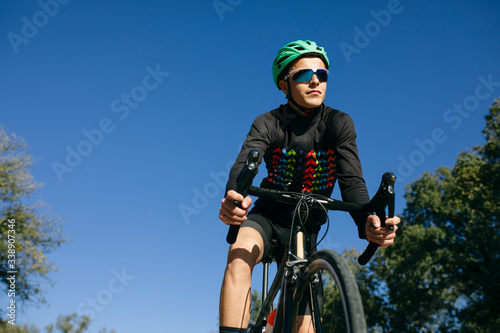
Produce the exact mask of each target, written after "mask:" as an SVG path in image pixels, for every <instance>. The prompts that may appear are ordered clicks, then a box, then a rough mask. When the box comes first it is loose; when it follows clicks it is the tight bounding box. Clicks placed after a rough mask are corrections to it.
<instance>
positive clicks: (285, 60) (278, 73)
mask: <svg viewBox="0 0 500 333" xmlns="http://www.w3.org/2000/svg"><path fill="white" fill-rule="evenodd" d="M305 56H315V57H319V58H321V59H322V60H323V62H324V63H325V65H326V69H329V68H330V61H329V60H328V57H327V55H326V52H325V49H324V48H322V47H320V46H318V45H316V43H315V42H313V41H310V40H305V41H304V40H297V41H295V42H291V43H288V44H286V45H285V46H283V47H282V48H281V49H280V50H279V51H278V55H277V56H276V58H275V59H274V61H273V69H272V71H273V79H274V84H275V85H276V87H278V89H280V87H279V85H278V82H279V80H280V79H282V78H283V77H284V76H285V75H286V73H285V70H288V67H289V65H290V64H291V63H292V62H293V61H295V60H297V59H299V58H302V57H305ZM280 90H281V89H280Z"/></svg>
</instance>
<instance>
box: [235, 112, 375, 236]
mask: <svg viewBox="0 0 500 333" xmlns="http://www.w3.org/2000/svg"><path fill="white" fill-rule="evenodd" d="M252 149H257V150H259V152H260V157H259V158H260V159H261V160H262V158H263V159H264V161H265V164H266V168H267V177H266V178H264V179H263V180H262V183H261V185H260V186H261V187H263V188H272V189H279V190H289V191H295V192H307V193H317V194H321V195H324V196H328V197H329V196H331V194H332V191H333V188H334V185H335V182H336V181H337V180H338V183H339V187H340V191H341V195H342V200H344V201H347V202H355V203H360V204H365V203H368V202H369V201H370V199H369V196H368V192H367V189H366V184H365V181H364V179H363V174H362V169H361V163H360V160H359V156H358V149H357V145H356V131H355V129H354V123H353V121H352V119H351V117H350V116H349V115H348V114H346V113H343V112H341V111H339V110H335V109H332V108H330V107H328V106H326V105H324V104H323V105H322V106H321V107H320V108H319V109H318V110H316V111H315V112H314V113H313V114H312V115H310V116H302V115H300V114H298V113H297V112H296V111H294V110H293V109H292V108H291V107H290V106H289V105H288V104H287V105H281V106H280V107H279V108H277V109H275V110H272V111H270V112H267V113H265V114H263V115H260V116H259V117H257V118H256V119H255V120H254V122H253V124H252V127H251V129H250V132H249V133H248V135H247V138H246V140H245V142H244V143H243V147H242V149H241V152H240V154H239V155H238V158H237V159H236V162H235V163H234V165H233V167H232V168H231V171H230V173H229V179H228V182H227V186H226V193H227V191H229V190H236V187H237V178H238V176H239V174H240V173H241V170H242V168H243V165H244V163H245V160H246V158H247V155H248V152H249V151H250V150H252ZM260 162H261V161H259V163H260ZM293 209H294V207H293V206H290V205H287V204H280V203H276V202H274V201H269V200H266V199H263V198H259V199H258V200H257V201H256V202H255V207H254V210H256V211H258V212H260V213H263V214H264V215H266V216H268V217H269V218H271V219H272V220H273V221H275V223H278V224H280V225H284V226H287V225H288V226H289V224H290V221H291V218H290V217H291V213H292V211H293ZM351 215H352V217H353V219H354V221H355V223H356V225H357V226H358V234H359V236H360V238H366V235H365V231H364V225H365V223H366V218H367V215H366V214H351ZM313 218H314V219H315V220H317V221H318V222H319V224H318V225H317V230H319V226H320V225H321V224H322V223H324V222H325V220H326V215H325V214H324V213H323V212H321V213H316V216H314V217H313Z"/></svg>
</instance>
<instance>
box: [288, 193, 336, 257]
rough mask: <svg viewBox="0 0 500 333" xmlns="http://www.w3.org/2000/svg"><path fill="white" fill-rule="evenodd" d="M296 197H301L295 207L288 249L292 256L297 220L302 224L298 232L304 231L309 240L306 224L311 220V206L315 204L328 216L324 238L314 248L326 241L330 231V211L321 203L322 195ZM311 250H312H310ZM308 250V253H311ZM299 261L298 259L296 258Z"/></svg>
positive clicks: (299, 195) (300, 195)
mask: <svg viewBox="0 0 500 333" xmlns="http://www.w3.org/2000/svg"><path fill="white" fill-rule="evenodd" d="M295 196H298V197H299V200H298V202H297V204H296V205H295V208H294V211H293V213H292V214H293V217H292V225H291V229H290V241H289V248H288V253H289V254H291V253H292V252H291V246H292V238H293V235H294V231H293V230H294V229H295V228H294V225H295V220H296V219H298V222H299V224H300V226H299V228H298V229H297V231H296V232H295V233H297V232H299V231H303V232H304V233H305V235H306V236H307V237H308V238H309V233H308V232H307V230H306V228H305V224H306V223H307V220H308V219H309V213H310V207H309V206H310V204H312V203H313V202H314V203H315V204H317V205H319V206H320V207H321V209H322V210H323V212H324V213H325V215H326V222H325V223H326V230H325V233H324V234H323V236H322V237H321V239H320V240H319V241H317V242H316V244H315V246H314V248H317V247H318V245H319V244H320V243H321V242H322V241H323V240H324V239H325V237H326V234H327V233H328V230H329V229H330V217H329V215H328V209H326V208H325V206H324V205H323V204H322V203H321V201H319V199H321V197H322V196H321V195H314V194H303V193H301V194H295ZM302 207H305V210H302ZM309 250H310V249H309ZM309 250H308V251H309ZM296 259H297V258H296Z"/></svg>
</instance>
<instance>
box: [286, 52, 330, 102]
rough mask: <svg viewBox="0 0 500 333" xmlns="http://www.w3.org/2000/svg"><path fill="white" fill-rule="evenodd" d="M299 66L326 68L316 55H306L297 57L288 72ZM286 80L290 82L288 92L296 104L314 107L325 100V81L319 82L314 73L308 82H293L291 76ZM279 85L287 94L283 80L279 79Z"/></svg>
mask: <svg viewBox="0 0 500 333" xmlns="http://www.w3.org/2000/svg"><path fill="white" fill-rule="evenodd" d="M299 68H313V69H317V68H323V69H326V67H325V64H324V63H323V60H321V59H320V58H316V57H306V58H301V59H299V60H298V61H297V62H296V63H295V64H294V65H293V66H292V67H291V68H290V72H291V71H293V70H296V69H299ZM288 82H289V83H290V92H291V95H292V98H293V99H294V101H295V102H297V104H299V105H301V106H303V107H305V108H308V109H313V108H316V107H318V106H320V105H321V104H322V103H323V101H324V100H325V93H326V82H320V81H319V80H318V77H317V76H316V74H314V75H313V76H312V78H311V80H310V81H309V82H295V81H294V80H293V79H292V78H291V77H290V78H289V79H288ZM280 87H281V90H283V92H284V93H285V94H288V85H287V83H286V82H285V81H283V80H282V81H280ZM292 107H293V105H292ZM297 111H298V110H297Z"/></svg>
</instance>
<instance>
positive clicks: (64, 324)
mask: <svg viewBox="0 0 500 333" xmlns="http://www.w3.org/2000/svg"><path fill="white" fill-rule="evenodd" d="M89 325H90V318H89V317H87V316H81V317H78V316H77V314H76V313H73V314H70V315H65V316H63V315H61V316H59V317H58V318H57V323H56V324H55V328H56V329H57V330H58V331H57V332H60V333H83V332H85V331H87V329H88V327H89ZM45 329H46V331H47V333H55V332H56V331H54V324H50V325H49V326H47V327H46V328H45Z"/></svg>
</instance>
